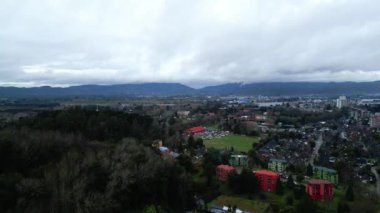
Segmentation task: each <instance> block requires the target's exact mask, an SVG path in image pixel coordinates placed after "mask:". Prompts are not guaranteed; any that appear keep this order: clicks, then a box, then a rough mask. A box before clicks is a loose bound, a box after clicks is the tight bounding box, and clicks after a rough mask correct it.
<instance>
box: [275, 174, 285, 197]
mask: <svg viewBox="0 0 380 213" xmlns="http://www.w3.org/2000/svg"><path fill="white" fill-rule="evenodd" d="M276 194H277V195H280V196H282V195H284V186H283V185H282V182H281V180H280V178H279V179H277V184H276Z"/></svg>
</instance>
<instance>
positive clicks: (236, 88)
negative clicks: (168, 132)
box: [0, 81, 380, 97]
mask: <svg viewBox="0 0 380 213" xmlns="http://www.w3.org/2000/svg"><path fill="white" fill-rule="evenodd" d="M361 94H362V95H365V94H380V81H374V82H326V83H323V82H263V83H250V84H242V83H228V84H221V85H216V86H208V87H204V88H200V89H194V88H192V87H189V86H186V85H183V84H180V83H141V84H117V85H81V86H71V87H66V88H61V87H49V86H43V87H32V88H19V87H0V97H68V96H182V95H266V96H303V95H321V96H332V95H361Z"/></svg>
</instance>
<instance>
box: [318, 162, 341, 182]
mask: <svg viewBox="0 0 380 213" xmlns="http://www.w3.org/2000/svg"><path fill="white" fill-rule="evenodd" d="M313 173H314V174H313V176H314V178H317V179H323V180H328V181H330V182H331V183H333V184H338V172H337V171H336V170H334V169H330V168H326V167H322V166H314V168H313Z"/></svg>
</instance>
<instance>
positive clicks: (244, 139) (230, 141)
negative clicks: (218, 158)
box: [203, 135, 259, 152]
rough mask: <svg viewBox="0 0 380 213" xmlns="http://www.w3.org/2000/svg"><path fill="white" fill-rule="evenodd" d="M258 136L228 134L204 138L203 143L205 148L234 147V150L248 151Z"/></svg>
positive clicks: (256, 141)
mask: <svg viewBox="0 0 380 213" xmlns="http://www.w3.org/2000/svg"><path fill="white" fill-rule="evenodd" d="M258 142H259V138H258V137H250V136H244V135H228V136H225V137H221V138H213V139H210V140H204V142H203V143H204V145H205V146H206V147H207V148H210V147H214V148H216V149H225V148H228V149H229V148H231V146H232V147H234V149H235V150H236V151H243V152H248V150H249V149H251V147H252V144H253V143H258Z"/></svg>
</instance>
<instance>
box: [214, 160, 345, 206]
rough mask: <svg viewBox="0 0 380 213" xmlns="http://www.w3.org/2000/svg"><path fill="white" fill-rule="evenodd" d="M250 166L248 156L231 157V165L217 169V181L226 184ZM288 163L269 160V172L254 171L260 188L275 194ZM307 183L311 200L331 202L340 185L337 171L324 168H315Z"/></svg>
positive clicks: (307, 192) (306, 186) (306, 189)
mask: <svg viewBox="0 0 380 213" xmlns="http://www.w3.org/2000/svg"><path fill="white" fill-rule="evenodd" d="M247 166H248V157H247V156H246V155H231V157H230V159H229V165H223V164H222V165H219V166H217V168H216V175H217V179H218V180H219V181H220V182H226V181H227V180H228V177H229V175H230V174H231V173H234V172H237V171H238V168H241V167H244V168H247ZM287 166H288V162H287V161H286V160H283V159H269V161H268V170H266V169H260V170H254V171H252V172H253V174H254V175H255V177H256V179H257V181H258V183H259V187H260V189H261V190H262V191H265V192H275V191H276V188H277V184H278V181H281V179H280V177H281V175H282V174H283V173H286V168H287ZM311 178H312V179H309V180H307V181H306V182H305V184H304V185H305V192H306V194H307V195H308V196H309V198H310V199H311V200H331V199H332V198H333V195H334V192H333V191H334V185H337V184H338V173H337V171H336V170H333V169H330V168H327V167H322V166H314V167H313V176H312V177H311Z"/></svg>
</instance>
